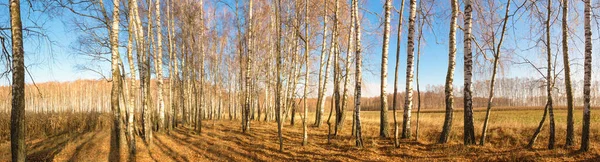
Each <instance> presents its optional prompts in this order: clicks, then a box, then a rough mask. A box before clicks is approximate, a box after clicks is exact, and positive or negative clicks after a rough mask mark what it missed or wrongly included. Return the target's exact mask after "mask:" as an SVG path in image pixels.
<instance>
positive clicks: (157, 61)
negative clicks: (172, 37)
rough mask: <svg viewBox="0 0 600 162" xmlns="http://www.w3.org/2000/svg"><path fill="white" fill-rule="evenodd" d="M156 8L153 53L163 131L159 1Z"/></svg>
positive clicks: (159, 122)
mask: <svg viewBox="0 0 600 162" xmlns="http://www.w3.org/2000/svg"><path fill="white" fill-rule="evenodd" d="M154 3H155V4H154V5H155V7H156V48H155V49H154V50H155V52H154V54H155V58H154V60H155V64H156V78H157V84H156V86H157V89H158V94H157V97H158V129H159V130H164V129H165V128H164V124H165V101H164V98H163V97H164V92H163V75H162V71H163V70H162V69H163V62H162V59H163V55H162V53H163V50H162V47H163V46H162V24H161V19H160V15H161V12H160V11H161V10H160V0H156V1H155V2H154Z"/></svg>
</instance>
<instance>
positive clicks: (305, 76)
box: [302, 0, 310, 146]
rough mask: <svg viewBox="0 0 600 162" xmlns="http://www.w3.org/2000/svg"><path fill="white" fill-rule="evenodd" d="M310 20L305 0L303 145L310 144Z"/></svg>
mask: <svg viewBox="0 0 600 162" xmlns="http://www.w3.org/2000/svg"><path fill="white" fill-rule="evenodd" d="M308 22H309V21H308V0H304V63H305V64H306V69H304V70H305V72H304V95H303V97H304V99H303V100H304V102H303V104H304V108H303V109H304V115H303V118H302V132H303V133H302V146H306V145H307V144H308V129H307V123H306V117H307V116H306V115H307V114H308V105H307V104H306V97H307V95H308V86H309V85H308V79H309V78H308V77H309V73H310V62H309V59H308V54H309V52H308V50H309V48H308V45H309V43H310V42H309V40H310V39H309V38H308V36H309V35H308Z"/></svg>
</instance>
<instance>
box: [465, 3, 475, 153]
mask: <svg viewBox="0 0 600 162" xmlns="http://www.w3.org/2000/svg"><path fill="white" fill-rule="evenodd" d="M464 6H465V11H464V13H465V15H464V16H465V18H464V19H465V20H464V23H465V25H464V27H465V30H464V36H463V38H464V43H463V44H464V77H465V78H464V84H465V85H464V87H463V88H464V89H463V93H464V94H463V98H464V113H463V114H464V120H463V123H464V128H463V142H464V144H465V145H473V144H475V127H474V126H473V91H472V90H471V88H472V87H473V86H472V85H471V84H472V81H473V50H472V49H471V38H472V36H471V28H472V24H471V21H472V20H473V19H472V18H471V13H472V12H473V8H472V7H471V0H465V4H464Z"/></svg>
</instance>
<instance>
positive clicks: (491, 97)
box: [479, 1, 511, 146]
mask: <svg viewBox="0 0 600 162" xmlns="http://www.w3.org/2000/svg"><path fill="white" fill-rule="evenodd" d="M510 2H511V1H508V2H507V4H506V12H505V14H504V22H503V23H502V32H501V35H500V42H498V46H497V47H495V49H494V65H493V67H492V78H491V81H490V92H489V96H488V103H487V109H486V112H485V119H484V121H483V130H482V132H481V138H480V140H479V145H482V146H483V145H485V137H486V135H487V128H488V121H489V120H490V113H491V111H492V102H493V101H494V84H496V72H497V69H498V61H499V60H500V47H502V42H503V41H504V32H506V24H507V23H508V16H509V15H508V12H509V9H510Z"/></svg>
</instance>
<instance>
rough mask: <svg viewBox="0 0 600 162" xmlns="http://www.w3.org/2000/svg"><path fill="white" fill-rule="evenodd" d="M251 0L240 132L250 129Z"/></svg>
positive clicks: (250, 2) (250, 4)
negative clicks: (242, 124) (242, 122)
mask: <svg viewBox="0 0 600 162" xmlns="http://www.w3.org/2000/svg"><path fill="white" fill-rule="evenodd" d="M252 20H253V17H252V0H250V1H249V3H248V31H247V32H248V38H247V40H246V41H247V43H248V47H247V48H248V55H247V56H246V91H245V93H246V95H244V112H245V114H244V116H243V118H244V121H245V123H244V127H243V128H242V132H244V133H245V132H247V131H249V130H250V71H251V70H252V68H251V67H252V59H251V58H252V47H253V46H252Z"/></svg>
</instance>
